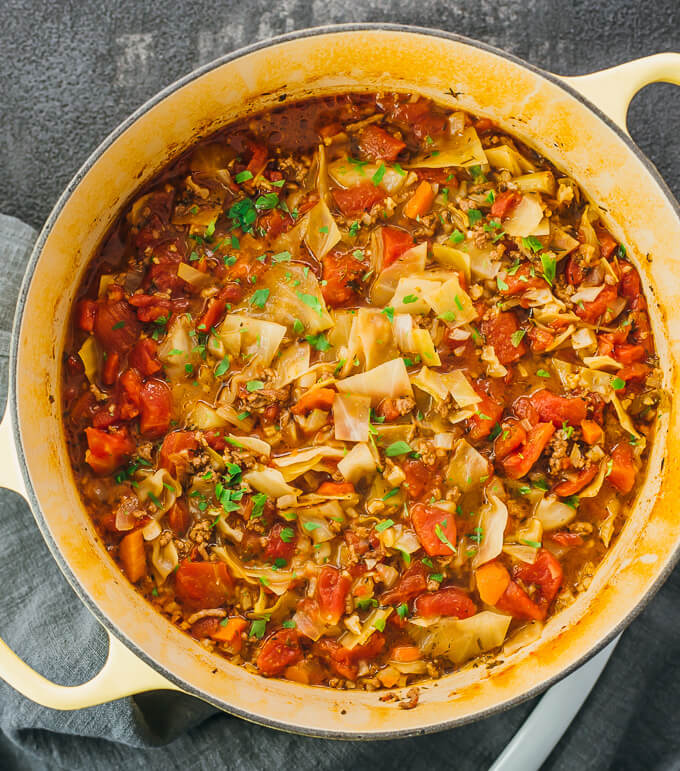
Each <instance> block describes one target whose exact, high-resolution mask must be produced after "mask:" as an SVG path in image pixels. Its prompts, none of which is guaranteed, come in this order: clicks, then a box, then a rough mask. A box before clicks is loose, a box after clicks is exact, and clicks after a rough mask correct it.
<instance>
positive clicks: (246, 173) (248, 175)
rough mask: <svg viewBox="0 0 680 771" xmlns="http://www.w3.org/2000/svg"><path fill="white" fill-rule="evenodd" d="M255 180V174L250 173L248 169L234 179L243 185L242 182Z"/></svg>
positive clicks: (240, 172)
mask: <svg viewBox="0 0 680 771" xmlns="http://www.w3.org/2000/svg"><path fill="white" fill-rule="evenodd" d="M252 178H253V172H252V171H248V169H244V170H243V171H239V173H238V174H237V175H236V176H235V177H234V181H235V182H236V183H237V184H239V185H240V184H241V183H242V182H247V181H248V180H249V179H252Z"/></svg>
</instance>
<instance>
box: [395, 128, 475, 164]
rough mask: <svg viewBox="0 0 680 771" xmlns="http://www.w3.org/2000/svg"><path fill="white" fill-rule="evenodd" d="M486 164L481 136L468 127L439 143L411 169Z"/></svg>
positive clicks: (416, 160) (417, 160)
mask: <svg viewBox="0 0 680 771" xmlns="http://www.w3.org/2000/svg"><path fill="white" fill-rule="evenodd" d="M486 163H487V157H486V153H485V152H484V148H483V147H482V143H481V141H480V139H479V135H478V134H477V132H476V131H475V129H474V128H473V127H472V126H467V127H466V128H465V129H463V131H462V132H461V133H459V134H454V135H453V136H450V137H447V138H446V140H444V141H442V142H439V143H438V144H437V145H436V147H433V150H432V151H431V152H430V153H428V154H426V155H423V156H420V157H419V158H416V159H414V161H413V162H412V163H411V164H410V166H409V168H414V169H443V168H446V167H447V166H463V167H465V166H483V165H485V164H486Z"/></svg>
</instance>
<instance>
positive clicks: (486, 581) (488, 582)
mask: <svg viewBox="0 0 680 771" xmlns="http://www.w3.org/2000/svg"><path fill="white" fill-rule="evenodd" d="M475 578H476V579H477V591H478V592H479V596H480V598H481V600H482V602H485V603H486V604H487V605H495V604H496V603H497V602H498V600H500V598H501V597H502V596H503V594H504V592H505V590H506V589H507V588H508V584H509V583H510V573H508V571H507V570H506V569H505V568H504V567H503V565H501V563H500V562H496V561H493V562H487V563H486V564H484V565H482V566H481V567H479V568H477V571H476V572H475Z"/></svg>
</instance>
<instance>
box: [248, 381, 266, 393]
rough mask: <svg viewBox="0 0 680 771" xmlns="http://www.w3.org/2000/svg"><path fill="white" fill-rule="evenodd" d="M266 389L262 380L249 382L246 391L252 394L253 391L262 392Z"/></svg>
mask: <svg viewBox="0 0 680 771" xmlns="http://www.w3.org/2000/svg"><path fill="white" fill-rule="evenodd" d="M263 388H264V383H263V382H262V381H261V380H249V381H248V382H247V383H246V391H248V393H252V392H253V391H261V390H262V389H263Z"/></svg>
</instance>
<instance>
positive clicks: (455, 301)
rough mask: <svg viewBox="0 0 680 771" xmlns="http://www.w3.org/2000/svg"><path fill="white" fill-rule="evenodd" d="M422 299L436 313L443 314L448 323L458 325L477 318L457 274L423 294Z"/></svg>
mask: <svg viewBox="0 0 680 771" xmlns="http://www.w3.org/2000/svg"><path fill="white" fill-rule="evenodd" d="M423 297H424V299H425V300H426V301H427V303H428V304H429V305H430V306H431V308H432V310H433V311H434V312H435V313H436V314H437V315H438V316H443V318H444V319H445V320H446V322H447V323H448V324H450V325H451V326H453V327H460V326H462V325H463V324H467V323H468V322H470V321H472V320H473V319H476V318H477V311H476V310H475V307H474V305H473V304H472V300H471V299H470V296H469V295H468V294H467V292H465V291H464V290H463V289H461V286H460V281H459V280H458V276H457V275H455V274H454V275H453V276H452V277H451V278H450V279H449V280H448V281H446V282H444V283H443V284H441V285H439V286H438V287H437V288H436V289H434V290H433V291H431V292H426V293H425V294H424V296H423Z"/></svg>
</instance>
